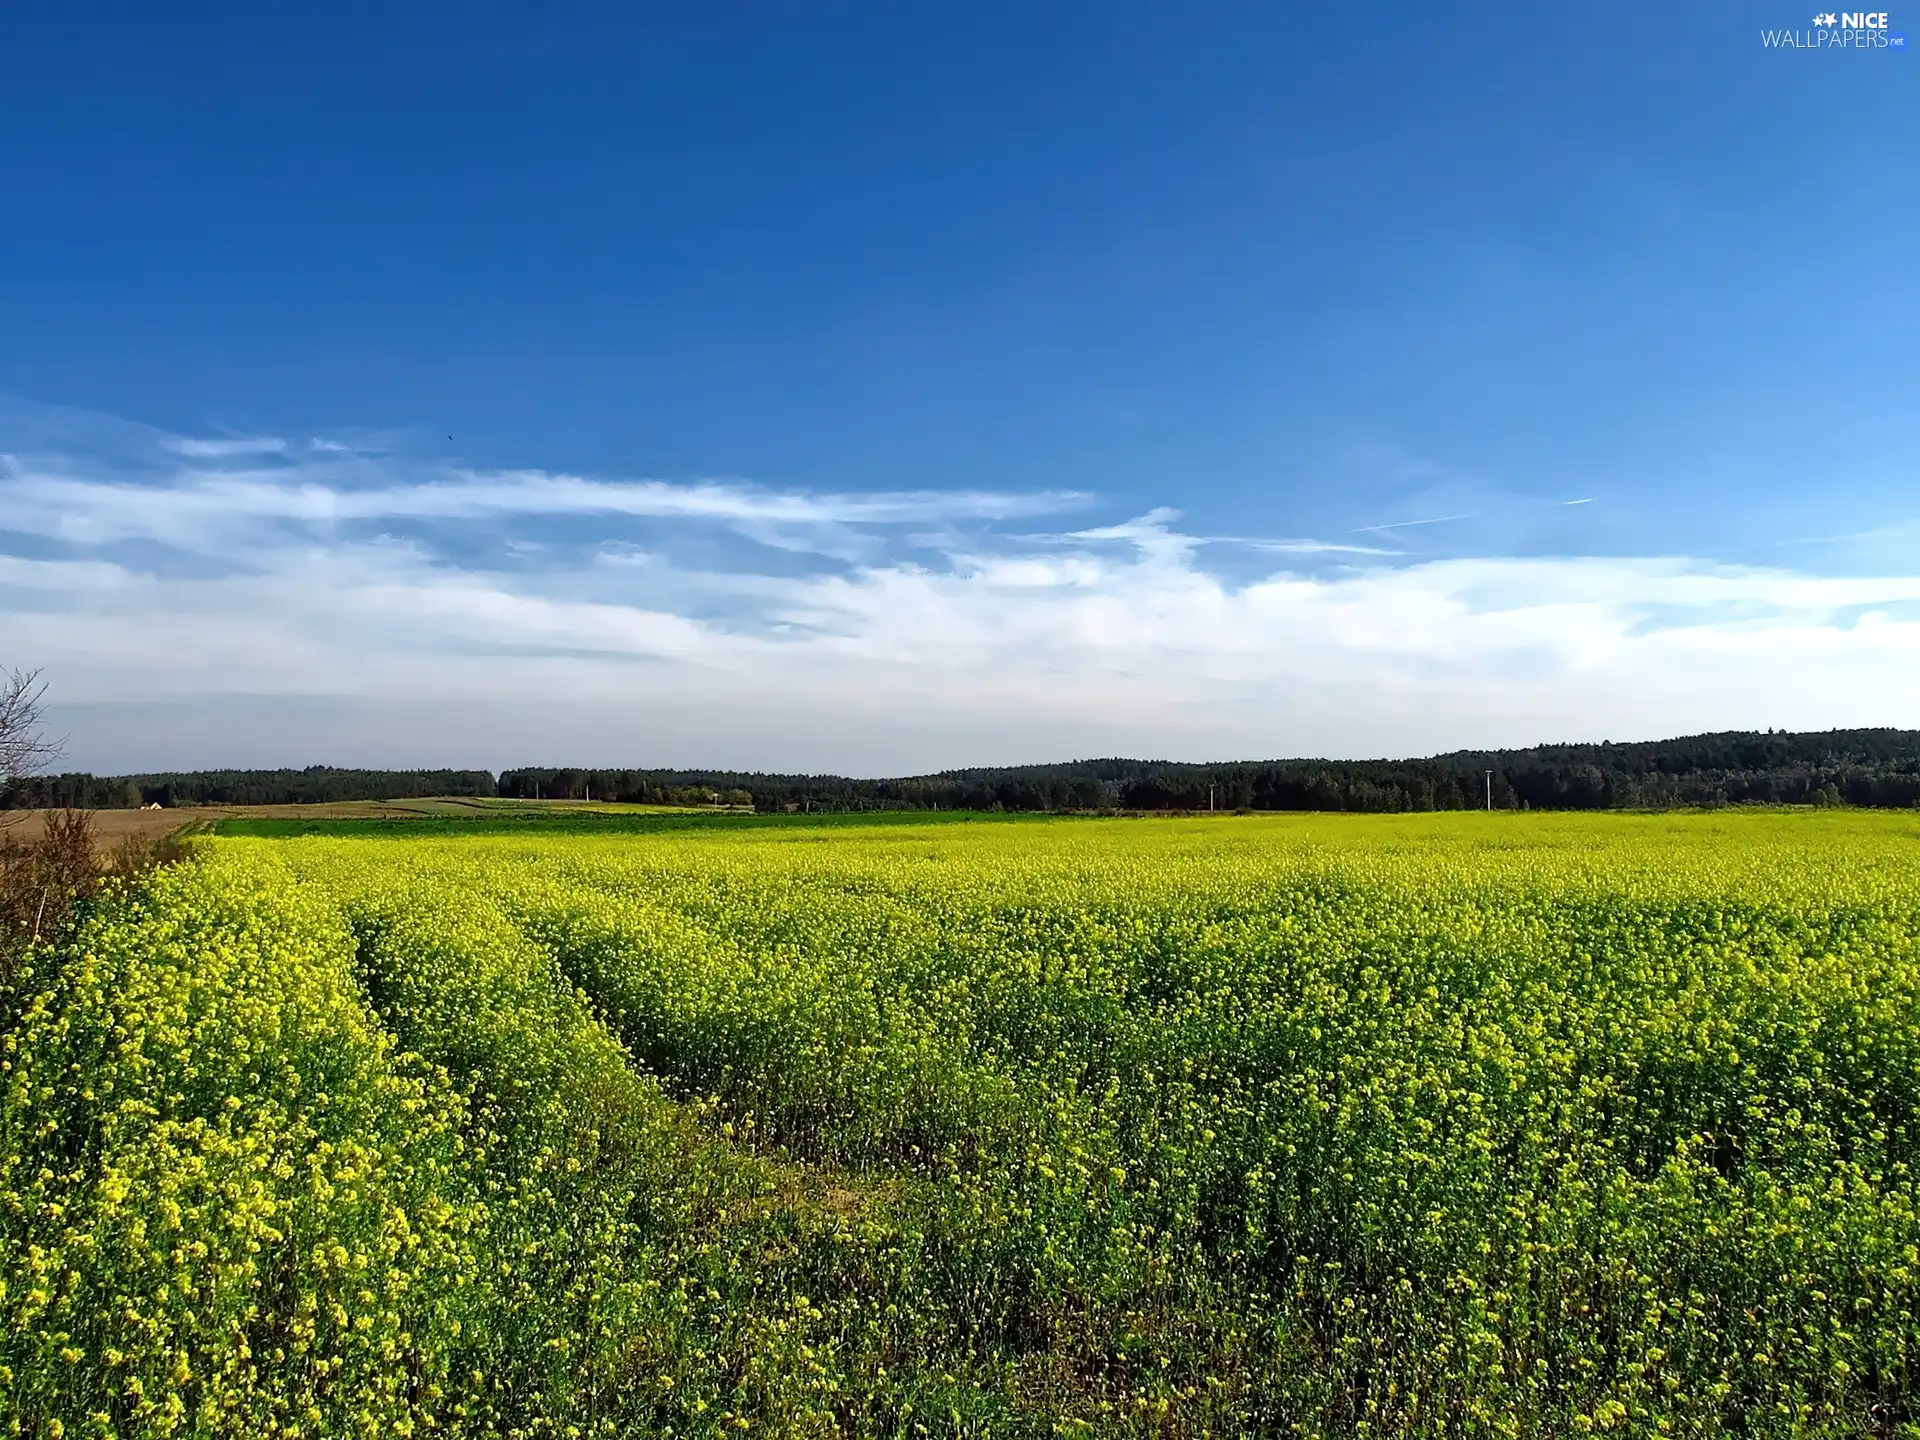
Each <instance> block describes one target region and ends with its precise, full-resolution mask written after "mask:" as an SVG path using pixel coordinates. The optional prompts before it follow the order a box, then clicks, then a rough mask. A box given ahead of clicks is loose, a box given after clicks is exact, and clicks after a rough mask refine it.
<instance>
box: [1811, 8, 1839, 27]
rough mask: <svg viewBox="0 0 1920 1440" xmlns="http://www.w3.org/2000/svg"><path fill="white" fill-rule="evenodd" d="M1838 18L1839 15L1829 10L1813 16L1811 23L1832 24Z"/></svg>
mask: <svg viewBox="0 0 1920 1440" xmlns="http://www.w3.org/2000/svg"><path fill="white" fill-rule="evenodd" d="M1838 19H1839V17H1838V16H1836V15H1835V14H1834V13H1833V12H1832V11H1831V10H1829V11H1827V13H1826V14H1824V15H1818V16H1815V17H1814V21H1813V23H1814V24H1816V25H1832V24H1834V23H1836V22H1837V20H1838Z"/></svg>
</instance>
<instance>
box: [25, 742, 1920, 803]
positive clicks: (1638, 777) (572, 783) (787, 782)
mask: <svg viewBox="0 0 1920 1440" xmlns="http://www.w3.org/2000/svg"><path fill="white" fill-rule="evenodd" d="M1488 771H1491V772H1492V776H1491V791H1492V803H1493V805H1494V808H1496V809H1503V810H1514V809H1535V810H1601V809H1618V808H1660V807H1665V806H1674V805H1739V804H1786V805H1806V804H1813V805H1862V806H1914V805H1920V731H1914V730H1832V731H1826V732H1822V733H1816V734H1789V733H1787V732H1785V731H1780V732H1772V731H1768V732H1764V733H1762V732H1755V731H1732V732H1727V733H1722V734H1715V735H1689V736H1684V737H1682V738H1679V739H1674V740H1652V741H1645V742H1640V743H1635V744H1625V745H1613V744H1606V743H1602V744H1598V745H1540V746H1535V747H1533V748H1532V749H1527V750H1493V751H1471V750H1463V751H1459V752H1456V753H1454V754H1451V755H1436V756H1433V757H1431V758H1429V759H1425V760H1259V761H1234V762H1229V763H1223V764H1212V765H1196V764H1175V763H1171V762H1165V761H1153V760H1078V761H1072V762H1069V763H1066V764H1058V765H1019V766H1010V767H1005V768H1000V769H973V770H948V771H943V772H942V773H940V774H938V775H918V776H909V777H906V778H902V779H893V780H853V779H848V778H846V777H844V776H838V775H767V774H759V773H748V772H740V771H731V770H594V769H558V768H555V769H522V770H508V771H505V772H503V773H502V774H501V775H500V776H499V778H498V779H497V780H496V779H495V778H494V777H493V776H491V775H489V774H487V773H486V772H485V771H477V770H407V771H380V770H336V769H331V768H327V767H323V766H316V767H314V768H311V769H307V770H231V771H207V772H201V773H196V774H180V775H131V776H104V777H103V776H93V775H58V776H49V777H44V778H42V779H37V780H30V781H23V782H20V783H19V784H17V785H15V786H14V787H13V789H12V790H11V791H10V792H9V793H8V794H7V795H6V796H5V797H4V803H5V804H6V805H8V806H11V807H15V808H20V807H27V806H60V805H74V806H81V807H87V808H102V809H109V808H114V807H118V806H132V805H141V804H149V803H153V802H156V801H157V802H158V803H160V804H162V805H166V806H168V807H173V806H177V805H194V804H251V805H271V804H294V803H311V802H316V801H326V800H399V799H414V798H419V797H421V796H427V795H480V796H488V795H500V796H505V797H509V798H517V799H529V800H531V799H548V800H585V799H594V800H610V801H627V802H639V803H648V804H669V805H704V804H729V805H738V806H745V805H752V806H753V807H754V808H755V809H757V810H762V811H781V810H796V811H816V810H817V811H845V810H1023V811H1043V810H1055V811H1060V810H1206V809H1208V808H1213V809H1219V810H1357V811H1400V810H1462V809H1478V808H1479V807H1480V806H1482V805H1484V804H1486V803H1487V797H1488V775H1487V772H1488Z"/></svg>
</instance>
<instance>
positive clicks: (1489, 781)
mask: <svg viewBox="0 0 1920 1440" xmlns="http://www.w3.org/2000/svg"><path fill="white" fill-rule="evenodd" d="M1487 813H1488V814H1489V815H1491V814H1492V813H1493V772H1492V771H1491V770H1489V771H1487Z"/></svg>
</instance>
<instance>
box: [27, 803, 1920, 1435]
mask: <svg viewBox="0 0 1920 1440" xmlns="http://www.w3.org/2000/svg"><path fill="white" fill-rule="evenodd" d="M29 961H30V963H26V964H23V965H20V966H17V967H15V971H14V973H15V975H16V977H17V978H16V979H15V981H14V982H13V983H12V985H11V986H10V987H9V988H8V989H7V990H6V991H5V992H4V993H0V1024H4V1026H5V1034H4V1041H3V1042H0V1416H3V1417H4V1420H3V1421H0V1426H3V1427H4V1433H7V1434H19V1435H44V1436H56V1437H57V1436H83V1435H84V1436H148V1435H156V1436H157V1435H178V1436H227V1435H232V1436H294V1435H307V1436H335V1435H353V1436H386V1435H400V1436H407V1435H435V1434H441V1435H460V1436H466V1435H473V1436H483V1435H484V1436H502V1437H505V1436H606V1437H613V1436H642V1435H674V1436H690V1435H702V1436H706V1435H713V1436H718V1435H739V1434H743V1433H745V1434H752V1433H762V1434H774V1435H799V1436H833V1435H845V1436H855V1435H861V1436H864V1435H898V1436H902V1437H917V1436H928V1435H942V1436H1000V1435H1021V1436H1036V1437H1038V1436H1054V1435H1122V1434H1125V1435H1154V1436H1188V1435H1191V1436H1199V1435H1219V1436H1243V1435H1317V1436H1327V1437H1333V1436H1350V1435H1396V1436H1397V1435H1432V1436H1467V1435H1486V1436H1522V1435H1525V1436H1562V1435H1570V1434H1571V1435H1577V1434H1585V1433H1589V1432H1594V1431H1608V1432H1613V1433H1616V1434H1620V1435H1649V1436H1651V1435H1730V1436H1731V1435H1738V1436H1760V1435H1765V1436H1774V1435H1777V1436H1826V1435H1832V1436H1843V1435H1844V1436H1867V1435H1878V1436H1909V1437H1911V1436H1916V1435H1920V1401H1916V1398H1915V1392H1916V1388H1917V1382H1920V1318H1917V1315H1920V1215H1917V1214H1916V1201H1917V1200H1920V1196H1917V1195H1916V1185H1915V1173H1914V1165H1915V1158H1916V1156H1915V1150H1916V1144H1917V1143H1920V1114H1917V1113H1916V1112H1917V1109H1920V817H1915V816H1911V815H1901V814H1893V813H1879V814H1871V813H1845V812H1817V813H1804V814H1787V813H1740V814H1735V813H1724V812H1723V813H1719V814H1708V815H1674V816H1629V815H1618V814H1603V815H1582V816H1550V815H1515V814H1500V815H1482V814H1464V815H1442V816H1405V817H1388V816H1380V817H1358V816H1356V817H1342V816H1286V817H1281V816H1260V817H1224V816H1223V817H1220V818H1218V819H1213V818H1205V819H1166V820H1108V821H1093V820H1060V821H1052V822H1044V821H1043V822H1034V821H1025V822H1019V823H1013V822H1007V823H1000V822H990V821H984V820H982V821H974V822H968V823H941V824H931V823H929V824H899V823H890V824H878V825H847V824H830V825H810V824H782V825H777V826H764V827H749V826H739V827H728V826H715V827H712V828H709V829H704V830H691V829H690V830H685V831H663V832H661V833H658V834H635V835H607V836H583V835H579V834H547V835H541V834H517V835H508V836H497V835H496V836H478V835H476V836H465V837H462V836H459V835H457V834H456V835H444V836H442V835H435V836H429V837H421V836H418V835H415V836H411V837H395V838H382V837H366V836H348V837H338V836H304V837H299V838H289V839H250V838H221V839H212V840H204V841H200V842H197V843H196V846H195V849H194V853H193V855H192V858H191V859H190V860H189V861H188V862H187V863H185V864H183V865H181V866H178V867H175V868H173V869H170V870H167V871H164V872H161V873H159V874H158V875H156V876H154V877H152V878H150V879H148V880H147V881H145V882H143V883H142V884H141V885H140V886H139V887H137V888H126V889H122V890H120V891H118V892H116V893H113V894H111V895H109V896H108V897H107V898H105V899H104V900H101V901H99V902H97V903H96V904H95V905H94V907H93V912H92V913H91V914H90V915H89V916H88V917H87V918H86V919H85V920H84V922H83V924H82V926H81V927H80V929H79V931H78V933H77V934H76V935H75V936H74V937H72V939H71V940H70V941H68V942H66V943H64V944H63V945H62V946H61V947H60V948H58V949H57V950H50V951H44V952H41V953H38V954H35V955H34V956H32V957H29Z"/></svg>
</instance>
